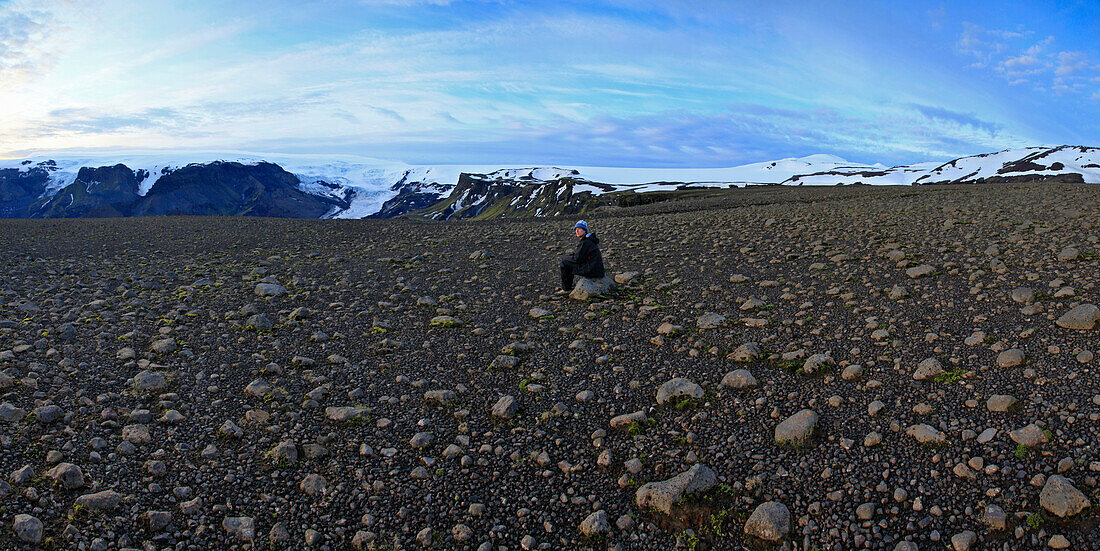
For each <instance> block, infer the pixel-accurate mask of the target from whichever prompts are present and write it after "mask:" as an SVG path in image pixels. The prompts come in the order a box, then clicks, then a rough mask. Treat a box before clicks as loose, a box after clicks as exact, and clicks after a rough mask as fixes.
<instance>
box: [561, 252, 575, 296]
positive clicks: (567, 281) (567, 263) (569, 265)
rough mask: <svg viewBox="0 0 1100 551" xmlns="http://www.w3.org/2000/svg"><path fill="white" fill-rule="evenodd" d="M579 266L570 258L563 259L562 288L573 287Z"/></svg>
mask: <svg viewBox="0 0 1100 551" xmlns="http://www.w3.org/2000/svg"><path fill="white" fill-rule="evenodd" d="M577 268H579V266H578V265H577V263H576V262H573V261H572V260H569V259H568V258H563V259H561V288H562V290H565V291H571V290H572V289H573V273H574V272H576V270H577Z"/></svg>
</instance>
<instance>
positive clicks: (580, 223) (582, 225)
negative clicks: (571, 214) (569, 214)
mask: <svg viewBox="0 0 1100 551" xmlns="http://www.w3.org/2000/svg"><path fill="white" fill-rule="evenodd" d="M577 228H580V229H582V230H584V233H588V222H585V221H584V220H577V223H576V224H575V225H574V226H573V229H577Z"/></svg>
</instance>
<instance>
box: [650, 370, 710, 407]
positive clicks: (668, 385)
mask: <svg viewBox="0 0 1100 551" xmlns="http://www.w3.org/2000/svg"><path fill="white" fill-rule="evenodd" d="M703 395H704V392H703V387H701V386H699V385H697V384H695V383H694V382H692V381H690V380H688V379H685V378H683V377H676V378H674V379H670V380H669V381H667V382H665V383H664V384H663V385H661V386H660V387H659V388H658V389H657V404H658V405H665V404H667V403H669V402H671V401H672V400H674V399H677V398H680V397H687V398H691V399H699V398H702V397H703Z"/></svg>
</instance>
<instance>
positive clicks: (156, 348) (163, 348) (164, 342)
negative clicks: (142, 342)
mask: <svg viewBox="0 0 1100 551" xmlns="http://www.w3.org/2000/svg"><path fill="white" fill-rule="evenodd" d="M149 348H151V349H152V350H153V352H156V353H157V354H171V353H172V352H175V351H176V348H177V345H176V339H173V338H167V339H160V340H158V341H153V344H152V345H151V346H150V347H149Z"/></svg>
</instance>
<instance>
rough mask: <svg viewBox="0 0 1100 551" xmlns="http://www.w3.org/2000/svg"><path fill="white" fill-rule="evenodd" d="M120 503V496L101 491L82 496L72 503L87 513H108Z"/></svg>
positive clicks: (111, 491)
mask: <svg viewBox="0 0 1100 551" xmlns="http://www.w3.org/2000/svg"><path fill="white" fill-rule="evenodd" d="M121 502H122V496H121V495H119V493H118V492H116V491H114V490H103V491H102V492H96V493H94V494H84V495H82V496H80V497H78V498H76V501H75V502H74V505H80V506H81V507H85V508H87V509H88V510H89V511H110V510H112V509H114V508H115V507H118V504H119V503H121Z"/></svg>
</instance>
